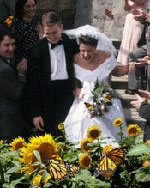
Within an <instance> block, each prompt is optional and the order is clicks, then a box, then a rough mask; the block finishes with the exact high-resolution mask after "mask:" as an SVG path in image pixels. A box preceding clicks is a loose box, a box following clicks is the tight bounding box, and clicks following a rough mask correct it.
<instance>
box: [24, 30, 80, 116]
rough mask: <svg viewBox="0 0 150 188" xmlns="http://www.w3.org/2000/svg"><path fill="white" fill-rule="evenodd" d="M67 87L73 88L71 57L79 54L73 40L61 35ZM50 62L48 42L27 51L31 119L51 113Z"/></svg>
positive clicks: (44, 40) (45, 40)
mask: <svg viewBox="0 0 150 188" xmlns="http://www.w3.org/2000/svg"><path fill="white" fill-rule="evenodd" d="M62 39H63V45H64V51H65V56H66V66H67V72H68V76H69V85H70V87H72V90H73V89H74V88H75V77H74V66H73V56H74V54H76V53H78V52H79V47H78V45H77V43H76V41H75V40H74V39H69V37H68V36H67V35H66V34H63V33H62ZM51 63H53V62H51V60H50V52H49V47H48V40H47V39H46V38H43V39H42V40H41V41H39V42H38V43H37V44H35V45H34V46H32V47H31V48H30V49H29V50H28V65H27V67H28V68H27V85H28V88H29V89H28V90H29V98H30V106H31V111H32V117H38V116H42V111H43V109H44V108H45V107H46V109H45V111H51V110H52V109H50V108H51V104H50V103H49V101H50V100H51V101H53V100H54V97H55V96H54V95H53V94H52V92H51V91H52V84H51V83H52V81H51Z"/></svg>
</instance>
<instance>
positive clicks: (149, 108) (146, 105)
mask: <svg viewBox="0 0 150 188" xmlns="http://www.w3.org/2000/svg"><path fill="white" fill-rule="evenodd" d="M138 92H139V93H140V95H141V96H142V97H144V98H145V99H146V100H144V99H143V98H142V97H141V96H140V95H138V94H135V96H136V98H137V100H136V101H132V102H131V105H132V106H134V107H135V108H136V110H137V111H139V115H140V116H141V117H142V118H144V119H146V120H147V121H146V123H145V129H144V138H143V141H144V142H146V141H147V140H150V93H149V92H148V91H144V90H141V89H139V90H138Z"/></svg>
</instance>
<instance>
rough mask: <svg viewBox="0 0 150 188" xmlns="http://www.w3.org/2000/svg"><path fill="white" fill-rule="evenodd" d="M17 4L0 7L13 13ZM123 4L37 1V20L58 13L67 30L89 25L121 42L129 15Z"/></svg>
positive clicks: (116, 0) (117, 0) (113, 0)
mask: <svg viewBox="0 0 150 188" xmlns="http://www.w3.org/2000/svg"><path fill="white" fill-rule="evenodd" d="M149 1H150V0H149ZM15 2H16V0H0V6H1V7H2V5H3V3H4V4H5V5H7V6H8V9H9V10H10V12H11V13H12V12H13V7H14V5H15ZM123 3H124V0H37V18H38V19H39V18H40V17H41V15H42V14H43V13H45V12H47V11H50V10H52V11H57V12H58V13H59V14H60V16H61V18H62V20H63V24H64V28H65V29H70V28H76V27H79V26H82V25H85V24H89V25H93V26H96V27H98V28H99V29H100V31H101V32H104V33H105V34H106V35H107V36H108V37H109V38H111V39H116V40H121V38H122V31H123V26H124V21H125V16H126V14H127V12H126V11H124V10H123ZM1 9H2V10H1ZM1 9H0V10H1V11H0V18H1V15H2V14H4V15H6V10H4V9H3V8H1ZM105 9H108V10H109V11H110V12H111V14H112V15H113V17H114V18H113V19H112V18H110V17H108V16H107V15H106V14H105ZM1 20H2V19H1Z"/></svg>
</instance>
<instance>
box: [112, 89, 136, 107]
mask: <svg viewBox="0 0 150 188" xmlns="http://www.w3.org/2000/svg"><path fill="white" fill-rule="evenodd" d="M115 91H116V92H117V94H118V96H119V98H120V99H121V102H122V106H123V107H124V108H133V107H132V106H131V104H130V102H131V101H134V100H136V97H135V96H134V95H128V94H125V89H115Z"/></svg>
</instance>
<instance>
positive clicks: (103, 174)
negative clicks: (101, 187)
mask: <svg viewBox="0 0 150 188" xmlns="http://www.w3.org/2000/svg"><path fill="white" fill-rule="evenodd" d="M102 176H103V177H104V178H110V177H111V173H110V172H106V173H102Z"/></svg>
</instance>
